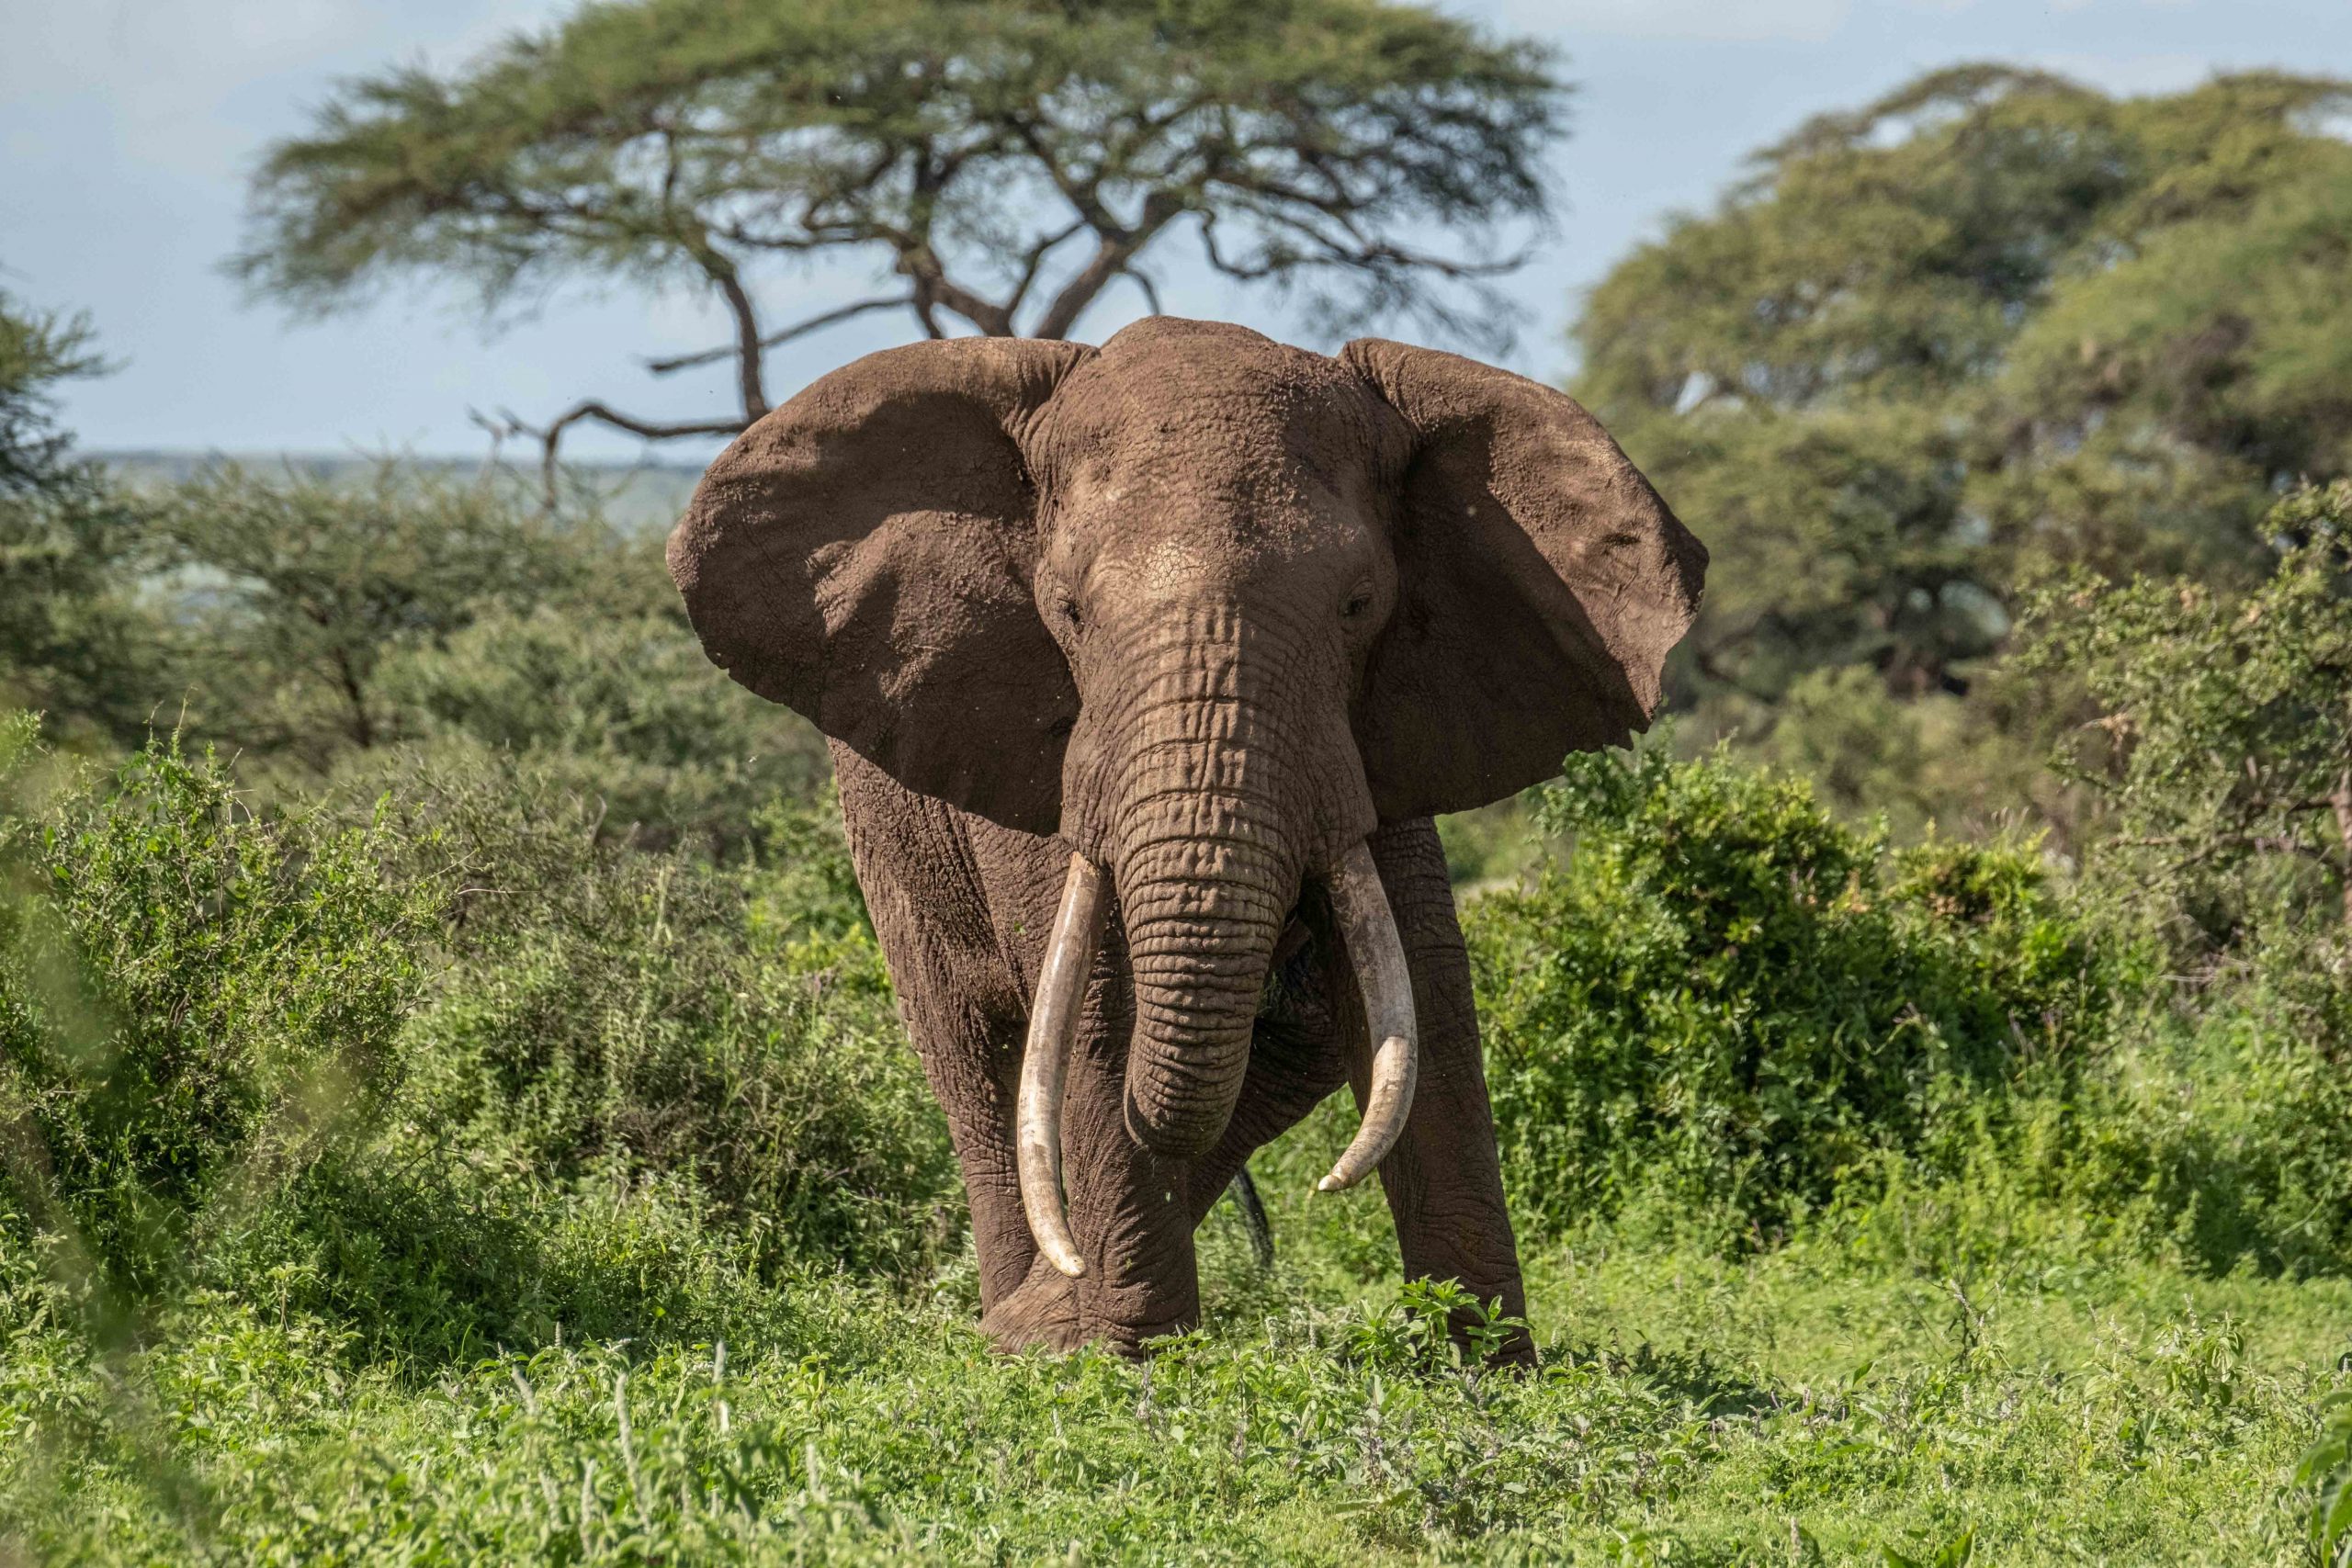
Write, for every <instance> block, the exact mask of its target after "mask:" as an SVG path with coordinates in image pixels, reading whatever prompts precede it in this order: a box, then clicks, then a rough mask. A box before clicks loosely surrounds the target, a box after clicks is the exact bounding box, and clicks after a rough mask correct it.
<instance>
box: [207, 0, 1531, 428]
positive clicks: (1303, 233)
mask: <svg viewBox="0 0 2352 1568" xmlns="http://www.w3.org/2000/svg"><path fill="white" fill-rule="evenodd" d="M1562 96H1563V94H1562V89H1561V88H1560V87H1559V85H1557V84H1556V83H1555V81H1554V79H1553V77H1552V74H1551V72H1550V68H1549V62H1548V61H1547V60H1546V59H1545V57H1544V54H1543V52H1542V51H1540V50H1539V49H1538V48H1537V47H1536V46H1535V45H1533V44H1531V43H1525V42H1510V43H1498V42H1489V41H1487V39H1484V38H1482V37H1481V36H1480V35H1479V34H1478V33H1477V32H1476V30H1475V29H1474V28H1470V27H1469V26H1467V25H1466V24H1464V23H1461V22H1458V21H1454V20H1452V19H1450V18H1447V17H1441V16H1438V15H1437V14H1435V13H1434V12H1432V11H1430V10H1427V9H1424V8H1422V7H1420V6H1410V5H1401V4H1394V3H1390V0H1369V3H1367V0H1271V3H1269V0H1254V3H1250V4H1241V3H1238V0H1114V3H1111V4H1092V5H1088V6H1075V7H1074V6H1066V5H1060V4H1053V3H1046V0H986V3H981V4H971V3H964V0H956V3H950V0H886V3H880V4H876V3H874V0H856V3H851V0H633V3H629V4H607V5H600V6H590V7H587V8H585V9H583V10H581V11H579V12H578V13H577V14H575V15H573V16H572V17H570V18H569V19H567V20H566V21H564V22H563V23H561V24H560V25H559V26H557V27H555V28H551V29H550V30H548V31H547V32H545V33H543V34H539V35H536V36H518V37H515V38H513V39H508V40H507V41H506V42H504V43H503V44H501V45H499V46H498V47H496V48H494V49H492V50H491V51H489V52H488V53H486V54H485V55H484V56H482V57H481V59H480V60H478V61H476V62H474V63H472V64H471V65H469V66H468V67H466V68H464V69H462V70H460V71H458V72H456V73H450V74H447V75H440V74H436V73H433V72H431V71H428V70H426V69H424V68H423V67H408V68H403V69H401V70H398V71H394V72H390V73H383V74H379V75H375V76H369V77H364V78H361V79H360V80H358V81H356V82H355V83H353V84H351V85H349V86H347V87H346V88H345V89H344V90H343V91H342V92H341V93H340V94H339V95H338V96H336V97H335V98H334V99H333V100H332V101H331V102H330V103H329V104H328V105H327V106H326V107H325V108H324V109H323V110H322V112H321V114H320V116H319V119H318V123H317V125H316V127H315V129H314V130H313V132H312V134H311V135H309V136H307V137H302V138H298V139H294V140H291V141H285V142H282V143H280V144H278V145H277V147H276V148H275V149H273V151H272V152H271V153H270V154H269V157H268V159H267V160H266V163H265V164H264V165H263V167H262V169H261V172H260V174H259V176H258V178H257V180H256V182H255V186H254V215H253V224H252V232H251V235H250V237H249V240H248V242H247V247H246V250H245V252H244V254H243V256H242V257H241V258H240V260H239V262H238V264H237V265H238V266H239V268H240V269H241V270H242V271H243V274H244V276H246V278H247V279H248V280H249V281H250V282H251V283H252V284H253V285H254V287H255V288H257V289H258V290H261V291H263V292H266V293H267V294H269V295H271V296H273V297H275V298H279V299H291V300H294V301H298V302H300V303H302V304H306V305H310V306H314V307H325V306H331V305H335V304H340V303H343V302H345V301H347V300H349V299H352V298H354V297H355V296H356V294H357V293H358V292H359V291H361V290H363V289H365V288H368V286H369V285H371V284H374V283H375V282H377V281H379V279H382V278H385V277H388V276H395V275H398V274H402V273H413V274H422V275H426V276H435V275H438V276H455V277H461V278H465V279H469V280H470V281H472V282H473V283H475V284H476V285H478V286H479V287H480V288H481V294H482V298H483V300H484V302H485V304H486V305H487V306H489V307H490V308H492V310H498V309H501V308H503V307H506V306H509V305H527V304H528V303H529V302H530V300H531V299H534V298H535V297H536V296H537V294H538V293H540V292H542V291H544V289H546V288H548V287H551V286H553V285H555V284H558V283H561V282H568V281H571V280H572V279H575V278H578V279H586V280H592V281H595V282H606V281H619V282H625V283H629V284H649V285H653V286H656V287H685V288H694V289H696V290H707V291H709V293H710V294H711V295H712V296H713V297H714V298H715V299H718V301H720V302H722V303H723V304H724V305H725V307H726V309H727V310H728V311H729V315H730V318H731V320H732V321H733V326H734V337H733V341H732V342H731V344H729V345H728V346H726V347H724V348H720V349H716V350H713V351H711V352H710V353H707V354H701V355H686V356H684V358H682V359H679V360H673V361H668V362H663V363H661V364H657V365H656V366H655V368H656V369H657V370H663V369H677V368H682V367H686V366H690V365H696V364H707V363H710V362H713V361H717V360H731V361H732V363H733V367H734V370H735V381H736V390H737V397H738V401H739V404H740V408H739V412H736V413H734V414H732V415H730V416H729V417H726V418H722V419H718V420H716V421H684V422H678V423H663V422H659V421H647V420H641V419H635V418H632V417H630V416H627V415H622V414H618V413H616V412H614V411H613V410H611V409H610V408H608V407H606V406H605V405H604V404H602V403H598V402H594V401H591V402H585V403H582V404H581V405H580V406H579V407H577V408H575V409H574V410H573V411H571V413H570V414H567V415H566V416H564V418H563V419H562V420H560V421H558V422H557V423H556V424H555V425H553V426H552V427H550V429H549V430H548V433H547V434H548V442H549V452H550V460H552V453H553V449H554V448H553V443H554V440H555V438H556V437H557V436H558V435H560V432H561V430H562V428H563V426H564V425H565V424H567V423H571V421H573V420H576V419H580V418H595V419H600V420H603V421H605V423H613V424H616V425H619V426H620V427H622V428H624V429H629V430H633V431H636V432H638V433H639V434H648V435H657V436H658V435H673V434H708V433H712V432H718V431H731V430H740V429H741V428H743V426H744V425H746V424H748V423H750V422H752V420H754V419H757V418H758V417H759V416H760V415H761V414H762V413H763V412H765V411H766V408H767V406H768V394H767V389H766V379H765V371H764V363H765V351H766V350H767V349H768V348H769V347H771V346H773V345H775V344H778V343H781V342H784V341H787V340H789V339H791V338H793V337H796V336H798V335H800V334H801V333H804V332H807V331H810V330H814V329H816V328H820V327H822V326H825V325H828V324H831V322H832V321H839V320H842V319H845V318H846V317H848V316H850V315H854V314H857V313H859V312H861V311H864V310H880V309H888V310H906V311H908V312H909V313H910V314H909V325H910V327H911V328H915V329H917V330H920V331H922V332H923V333H927V334H928V335H931V336H933V337H937V336H940V335H943V333H944V332H945V331H946V330H947V323H948V321H949V320H950V319H951V318H953V319H956V320H958V321H961V322H962V323H964V324H965V325H967V327H969V328H971V329H975V330H978V331H979V332H982V333H991V334H996V335H1009V334H1012V333H1015V332H1016V331H1017V332H1020V333H1024V334H1026V335H1031V336H1039V337H1048V338H1059V337H1064V336H1067V335H1069V333H1070V332H1071V330H1072V329H1073V328H1074V327H1075V326H1076V325H1077V323H1078V321H1079V320H1080V317H1081V316H1082V315H1083V314H1084V313H1085V312H1086V310H1088V309H1089V307H1090V306H1091V305H1092V304H1093V303H1094V302H1095V301H1096V300H1097V299H1099V298H1100V297H1101V296H1102V294H1103V291H1104V290H1105V289H1106V288H1110V287H1111V286H1112V285H1113V284H1114V283H1116V282H1117V281H1119V280H1120V279H1121V278H1126V279H1129V280H1131V281H1133V282H1135V283H1136V284H1137V285H1139V286H1140V287H1141V288H1143V289H1144V290H1145V292H1146V294H1147V297H1148V298H1152V299H1157V295H1156V292H1155V291H1154V288H1153V284H1152V281H1151V276H1150V273H1149V272H1148V270H1147V268H1146V265H1145V262H1146V256H1147V254H1148V253H1150V252H1151V251H1152V250H1153V249H1154V248H1155V247H1156V246H1157V247H1159V248H1164V242H1165V240H1166V238H1167V237H1168V236H1170V235H1172V234H1174V233H1176V232H1178V231H1182V230H1184V229H1187V228H1189V229H1190V230H1191V232H1192V234H1193V237H1194V239H1195V240H1196V242H1197V243H1198V246H1199V249H1200V252H1201V254H1203V255H1204V257H1205V258H1206V260H1207V262H1208V264H1209V265H1211V266H1212V267H1214V268H1216V270H1218V271H1220V272H1222V273H1223V274H1225V275H1226V276H1229V277H1233V278H1236V279H1238V280H1242V281H1245V282H1266V283H1272V284H1275V285H1278V286H1293V285H1306V286H1309V287H1314V286H1317V285H1318V284H1329V285H1335V286H1336V287H1337V288H1338V289H1339V293H1338V294H1333V295H1329V298H1331V299H1333V300H1335V301H1337V300H1340V299H1345V300H1346V304H1345V305H1344V306H1342V307H1340V308H1341V309H1342V310H1344V311H1345V312H1346V313H1351V314H1357V313H1361V312H1362V311H1363V310H1389V309H1393V308H1397V307H1402V306H1419V307H1421V308H1423V309H1425V310H1430V311H1433V312H1435V313H1436V314H1437V315H1438V316H1439V318H1440V319H1442V320H1443V321H1448V322H1450V323H1453V325H1455V326H1457V327H1464V328H1476V327H1477V326H1478V325H1479V324H1480V323H1482V322H1483V323H1492V322H1494V321H1498V320H1499V319H1500V318H1499V317H1498V315H1497V313H1496V312H1494V311H1492V310H1483V311H1482V310H1460V311H1449V310H1446V309H1445V308H1444V296H1443V295H1442V294H1441V293H1439V292H1436V291H1433V290H1432V289H1431V288H1430V287H1429V285H1430V282H1431V281H1432V280H1434V279H1447V278H1451V279H1462V280H1475V279H1476V278H1477V277H1479V276H1484V275H1486V274H1487V273H1489V272H1492V271H1494V270H1497V269H1498V264H1497V263H1496V262H1495V261H1494V256H1495V254H1496V252H1495V249H1494V245H1493V241H1492V232H1491V231H1493V230H1494V228H1495V227H1496V226H1497V225H1498V224H1507V223H1510V222H1511V221H1513V220H1521V219H1540V217H1541V215H1542V213H1543V211H1544V190H1543V186H1542V183H1541V178H1540V175H1539V173H1538V171H1539V168H1540V160H1541V157H1542V154H1543V152H1544V149H1545V147H1546V145H1547V144H1548V143H1549V142H1550V141H1552V140H1553V138H1554V137H1555V135H1556V134H1557V133H1558V131H1559V129H1560V118H1559V117H1560V100H1561V97H1562ZM1432 229H1442V230H1445V231H1452V233H1453V235H1454V236H1455V241H1454V243H1453V244H1451V245H1450V246H1449V247H1448V249H1446V250H1444V251H1430V250H1423V249H1419V248H1417V245H1416V241H1415V237H1416V236H1418V235H1419V234H1423V233H1426V232H1429V231H1431V230H1432ZM828 252H842V253H846V254H852V255H857V256H862V257H864V258H866V259H869V260H871V261H873V262H875V263H876V265H878V266H880V267H882V268H883V269H885V270H886V271H887V273H888V276H892V277H894V278H896V279H899V280H901V283H902V288H903V291H902V292H897V293H892V294H889V295H885V296H881V297H878V298H876V299H872V300H869V301H864V302H861V303H858V304H855V305H853V306H850V307H847V308H845V309H839V310H830V311H826V312H824V313H822V314H820V315H819V316H816V317H813V318H810V319H809V320H808V321H802V322H799V323H792V324H780V323H778V322H776V321H774V320H773V319H772V318H771V317H770V316H769V315H768V314H766V313H765V312H764V311H763V309H762V307H761V305H760V302H759V299H758V297H757V296H758V293H759V291H760V290H761V289H762V288H763V285H764V282H765V278H764V276H763V274H768V273H773V272H774V271H775V266H776V264H777V263H779V262H783V261H788V260H791V259H793V258H798V257H804V256H809V255H814V254H824V253H828ZM1499 265H1511V264H1510V262H1504V263H1502V264H1499Z"/></svg>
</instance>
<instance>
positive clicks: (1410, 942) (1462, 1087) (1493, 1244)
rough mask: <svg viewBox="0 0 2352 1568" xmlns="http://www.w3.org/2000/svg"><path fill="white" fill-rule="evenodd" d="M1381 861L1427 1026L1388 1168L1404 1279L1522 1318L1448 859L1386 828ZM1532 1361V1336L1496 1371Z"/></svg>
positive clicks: (1424, 839) (1429, 836) (1401, 827)
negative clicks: (1453, 1290)
mask: <svg viewBox="0 0 2352 1568" xmlns="http://www.w3.org/2000/svg"><path fill="white" fill-rule="evenodd" d="M1372 852H1373V859H1374V863H1377V864H1378V866H1379V868H1380V880H1381V883H1382V886H1384V887H1385V889H1386V890H1387V894H1388V906H1389V908H1390V909H1391V910H1393V911H1394V912H1395V914H1396V917H1397V932H1398V934H1399V935H1400V936H1401V937H1402V938H1403V940H1404V944H1405V958H1406V963H1407V964H1408V966H1409V967H1410V969H1411V970H1412V976H1413V1008H1414V1012H1415V1015H1416V1017H1417V1019H1418V1021H1419V1025H1420V1082H1419V1088H1418V1089H1416V1090H1415V1092H1414V1095H1413V1110H1412V1114H1411V1116H1410V1118H1409V1119H1408V1121H1407V1122H1406V1124H1405V1133H1404V1135H1403V1136H1402V1137H1401V1138H1399V1139H1398V1140H1397V1146H1396V1148H1395V1149H1394V1150H1392V1151H1391V1152H1390V1154H1389V1156H1388V1157H1387V1158H1386V1159H1385V1160H1383V1161H1381V1164H1380V1181H1381V1186H1382V1188H1383V1189H1384V1190H1385V1191H1386V1194H1387V1197H1388V1208H1389V1212H1390V1213H1392V1214H1393V1215H1394V1216H1395V1217H1396V1222H1397V1247H1398V1249H1399V1251H1400V1252H1401V1253H1402V1254H1403V1257H1404V1266H1405V1277H1406V1278H1407V1279H1408V1280H1412V1279H1431V1280H1460V1281H1461V1283H1462V1284H1463V1285H1464V1287H1465V1288H1466V1289H1468V1290H1469V1291H1470V1292H1471V1293H1473V1294H1474V1295H1476V1297H1477V1298H1478V1299H1479V1300H1480V1301H1482V1302H1488V1301H1494V1300H1496V1299H1497V1298H1500V1300H1501V1303H1502V1310H1503V1312H1504V1314H1507V1315H1509V1316H1512V1317H1524V1316H1525V1315H1526V1314H1527V1295H1526V1289H1525V1287H1524V1285H1523V1284H1522V1283H1521V1279H1520V1269H1519V1247H1518V1243H1517V1242H1516V1241H1515V1240H1514V1238H1513V1237H1512V1235H1511V1226H1510V1210H1509V1208H1508V1207H1507V1206H1506V1204H1505V1203H1504V1201H1503V1184H1502V1170H1501V1164H1500V1160H1499V1157H1498V1154H1497V1152H1496V1148H1495V1124H1494V1113H1493V1111H1492V1110H1491V1109H1490V1108H1489V1106H1488V1104H1487V1075H1486V1068H1485V1065H1484V1063H1483V1062H1482V1060H1481V1058H1480V1054H1479V1048H1478V1015H1477V1010H1476V1006H1475V1004H1474V1003H1473V1000H1472V998H1471V990H1470V955H1469V952H1468V950H1467V949H1466V948H1465V947H1464V944H1463V941H1462V927H1461V924H1460V922H1459V920H1458V919H1456V917H1455V914H1454V908H1453V887H1452V886H1451V885H1450V884H1449V883H1448V881H1447V878H1446V874H1445V852H1444V850H1443V848H1442V846H1441V845H1440V843H1439V842H1438V836H1437V828H1436V825H1435V824H1434V823H1432V822H1430V820H1429V818H1415V819H1412V820H1408V821H1403V822H1396V823H1390V824H1386V825H1385V826H1383V827H1382V828H1381V829H1379V830H1378V831H1376V832H1375V833H1374V835H1373V838H1372ZM1350 1055H1351V1060H1352V1061H1353V1062H1354V1063H1355V1064H1356V1065H1355V1066H1352V1067H1351V1069H1350V1072H1351V1077H1352V1078H1353V1079H1354V1082H1355V1089H1356V1098H1357V1103H1358V1104H1359V1105H1361V1104H1362V1103H1363V1095H1364V1092H1365V1090H1366V1089H1367V1087H1368V1085H1367V1083H1366V1082H1365V1081H1364V1074H1365V1070H1366V1069H1365V1066H1364V1065H1363V1064H1364V1057H1363V1053H1362V1052H1351V1054H1350ZM1534 1358H1535V1347H1534V1344H1533V1342H1532V1339H1531V1338H1530V1337H1528V1336H1527V1335H1526V1334H1525V1333H1523V1332H1522V1333H1521V1334H1519V1335H1517V1336H1515V1337H1513V1339H1512V1341H1511V1342H1510V1344H1508V1345H1506V1346H1505V1347H1504V1348H1503V1349H1502V1350H1501V1351H1500V1352H1499V1355H1498V1359H1501V1360H1504V1361H1510V1362H1519V1363H1526V1364H1532V1362H1533V1360H1534Z"/></svg>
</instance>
